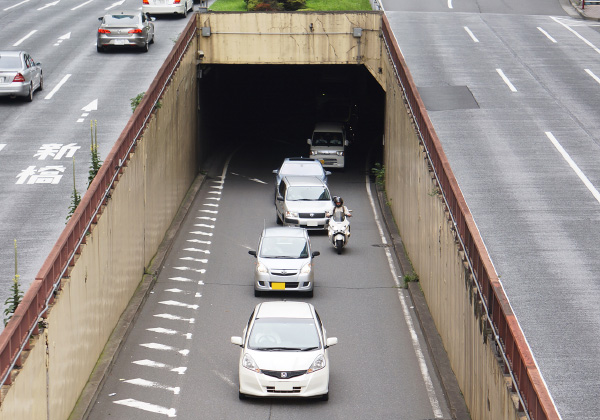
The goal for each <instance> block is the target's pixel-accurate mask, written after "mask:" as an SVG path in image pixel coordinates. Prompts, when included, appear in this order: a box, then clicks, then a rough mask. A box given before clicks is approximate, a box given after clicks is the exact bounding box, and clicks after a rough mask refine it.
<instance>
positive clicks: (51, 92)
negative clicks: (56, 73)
mask: <svg viewBox="0 0 600 420" xmlns="http://www.w3.org/2000/svg"><path fill="white" fill-rule="evenodd" d="M69 77H71V75H70V74H67V75H66V76H65V77H63V78H62V80H61V81H60V82H58V84H57V85H56V86H55V87H54V89H52V90H51V91H50V93H49V94H48V95H46V97H45V98H44V99H52V97H53V96H54V94H55V93H56V92H58V90H59V89H60V88H61V87H62V85H64V84H65V83H66V82H67V80H69Z"/></svg>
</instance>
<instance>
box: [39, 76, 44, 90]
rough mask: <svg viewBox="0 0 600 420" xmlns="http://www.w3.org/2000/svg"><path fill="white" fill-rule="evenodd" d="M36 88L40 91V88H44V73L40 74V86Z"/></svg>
mask: <svg viewBox="0 0 600 420" xmlns="http://www.w3.org/2000/svg"><path fill="white" fill-rule="evenodd" d="M38 89H39V90H40V92H41V91H42V90H44V74H43V73H42V74H40V86H39V87H38Z"/></svg>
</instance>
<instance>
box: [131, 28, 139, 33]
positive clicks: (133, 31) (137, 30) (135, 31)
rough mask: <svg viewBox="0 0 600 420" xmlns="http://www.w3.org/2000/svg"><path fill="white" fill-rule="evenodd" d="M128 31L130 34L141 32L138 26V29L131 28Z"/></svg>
mask: <svg viewBox="0 0 600 420" xmlns="http://www.w3.org/2000/svg"><path fill="white" fill-rule="evenodd" d="M129 33H130V34H141V33H142V30H141V29H139V28H138V29H131V30H130V31H129Z"/></svg>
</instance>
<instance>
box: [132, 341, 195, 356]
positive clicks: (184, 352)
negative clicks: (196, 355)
mask: <svg viewBox="0 0 600 420" xmlns="http://www.w3.org/2000/svg"><path fill="white" fill-rule="evenodd" d="M140 346H141V347H146V348H147V349H152V350H161V351H176V352H177V353H179V354H182V355H184V356H187V355H188V354H190V351H189V350H188V349H184V350H177V349H176V348H175V347H171V346H167V345H165V344H160V343H144V344H140Z"/></svg>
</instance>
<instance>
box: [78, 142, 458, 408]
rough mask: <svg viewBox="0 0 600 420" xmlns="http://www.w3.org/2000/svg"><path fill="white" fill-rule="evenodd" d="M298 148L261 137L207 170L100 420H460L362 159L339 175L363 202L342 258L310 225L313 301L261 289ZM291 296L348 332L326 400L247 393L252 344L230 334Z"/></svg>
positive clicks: (342, 186)
mask: <svg viewBox="0 0 600 420" xmlns="http://www.w3.org/2000/svg"><path fill="white" fill-rule="evenodd" d="M289 153H290V152H289V151H287V152H286V150H285V148H282V149H281V153H280V154H277V153H273V148H272V147H264V148H258V149H257V148H256V147H255V146H249V147H246V148H242V149H239V150H237V151H236V152H234V154H233V157H232V159H231V161H230V162H229V164H228V166H225V168H226V169H224V167H223V166H222V165H215V167H214V169H213V170H211V171H210V172H209V178H208V179H206V180H205V182H204V184H203V186H202V188H201V190H200V191H199V193H198V194H197V196H196V198H195V200H194V204H193V205H192V207H191V209H190V211H189V213H188V215H187V217H186V219H185V221H184V223H183V226H182V228H181V229H180V230H179V232H178V235H177V237H176V239H175V241H174V244H173V247H172V250H171V251H170V254H169V256H168V257H167V259H166V262H165V264H164V266H163V268H162V271H161V273H160V275H159V277H158V279H157V282H156V284H155V287H154V288H153V290H152V292H151V295H150V297H149V299H148V301H147V302H146V303H145V305H144V307H143V309H142V311H141V313H140V316H139V318H138V320H137V321H136V323H135V325H134V327H133V330H132V332H131V333H130V334H129V336H128V337H127V339H126V341H125V344H124V347H123V349H122V351H121V353H120V354H119V357H118V359H117V361H116V364H115V365H114V367H113V369H112V372H111V373H110V375H109V376H108V377H107V379H106V382H105V384H104V387H103V388H102V389H101V390H100V392H99V396H98V399H97V401H96V402H95V403H94V408H93V410H92V412H91V415H90V417H89V420H100V419H107V418H129V419H154V418H165V416H177V418H183V419H190V418H199V417H200V418H206V419H234V418H246V419H271V420H275V419H323V418H327V419H348V418H355V419H360V418H364V419H366V418H382V419H383V418H394V419H407V420H408V419H433V418H446V419H448V418H450V416H449V413H448V409H447V407H446V405H445V402H444V398H443V394H442V393H441V390H440V387H439V384H438V380H437V378H436V377H435V374H434V369H433V368H432V366H431V364H430V362H429V356H428V354H427V352H426V347H425V346H424V345H423V342H422V340H421V337H420V332H419V331H417V330H415V329H414V327H415V324H417V325H418V322H417V321H416V318H415V317H414V313H413V311H412V308H411V303H410V298H409V297H408V295H407V291H406V290H405V289H398V288H397V284H396V281H395V279H394V278H393V276H392V274H391V271H390V265H389V264H388V259H387V257H386V249H385V247H382V240H381V238H380V236H379V233H378V228H377V226H376V222H375V220H374V213H373V208H372V206H371V203H370V198H369V195H368V194H367V187H366V182H365V181H366V179H365V178H366V175H365V170H364V162H362V163H361V164H360V165H359V166H356V167H353V168H351V169H348V170H346V171H345V172H335V173H334V174H332V175H331V176H330V177H329V185H330V188H331V191H332V194H337V195H342V196H343V197H344V201H345V203H347V204H348V206H349V207H350V208H351V209H352V210H353V217H352V220H351V222H352V236H351V238H350V241H349V244H348V246H347V247H346V248H344V252H343V254H342V255H338V254H337V253H336V251H335V249H334V248H333V246H331V244H330V243H329V241H328V238H327V235H326V234H324V232H313V233H311V242H312V246H313V250H318V251H320V252H321V255H320V256H318V257H316V259H315V290H314V297H313V298H304V297H302V296H297V295H294V294H286V295H268V296H264V297H261V298H255V297H254V293H253V290H254V289H253V270H254V263H255V259H254V258H253V257H252V256H250V255H248V250H251V249H256V246H257V244H258V238H259V235H260V232H261V231H262V229H263V227H264V226H276V222H275V207H274V205H273V189H274V175H273V174H272V172H271V171H272V170H273V169H276V168H277V167H278V166H279V165H280V163H281V161H282V160H283V157H285V156H287V155H289ZM363 156H364V155H363ZM223 174H225V177H224V178H222V175H223ZM379 217H380V216H379ZM393 266H394V267H395V262H394V265H393ZM395 270H398V268H395ZM396 275H400V272H399V271H396ZM282 298H284V299H289V300H306V301H309V302H311V303H312V304H314V305H315V308H316V309H317V311H318V312H319V314H320V316H321V319H322V320H323V322H324V325H325V328H327V332H328V335H329V336H330V337H333V336H335V337H338V339H339V343H338V344H337V345H336V346H334V347H332V348H331V349H330V350H329V358H330V364H331V380H330V399H329V401H328V402H322V401H317V400H301V401H298V400H293V399H276V400H274V399H265V400H263V399H258V400H252V399H250V400H245V401H240V400H238V380H237V368H238V359H239V352H240V349H239V347H237V346H234V345H232V344H230V342H229V340H230V337H231V336H233V335H240V334H241V333H242V329H243V328H244V326H245V324H246V322H247V321H248V318H249V317H250V314H251V312H252V310H253V308H254V306H255V305H256V304H257V303H258V302H260V301H265V300H276V299H282ZM413 340H415V341H413Z"/></svg>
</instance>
